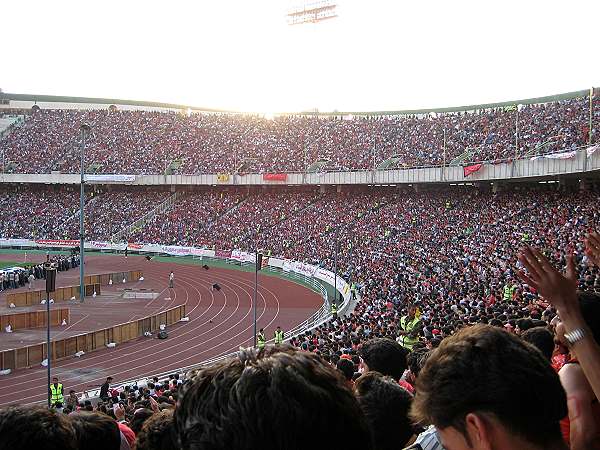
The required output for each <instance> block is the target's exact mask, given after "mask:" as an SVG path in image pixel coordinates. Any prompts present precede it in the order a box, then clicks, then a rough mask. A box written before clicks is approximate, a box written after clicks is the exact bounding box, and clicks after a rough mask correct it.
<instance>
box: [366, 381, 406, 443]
mask: <svg viewBox="0 0 600 450" xmlns="http://www.w3.org/2000/svg"><path fill="white" fill-rule="evenodd" d="M356 393H357V396H358V403H359V404H360V407H361V409H362V411H363V413H364V414H365V417H366V418H367V422H368V423H369V427H370V429H371V436H372V439H373V447H374V448H376V449H377V450H396V449H398V448H401V447H404V446H405V445H406V444H407V442H408V441H409V439H410V437H411V436H412V435H413V434H414V431H413V426H412V423H411V421H410V419H409V416H408V415H409V411H410V405H411V403H412V395H411V394H409V393H408V392H407V391H406V390H405V389H404V388H402V387H400V386H399V385H398V383H397V382H396V381H395V380H394V379H393V378H390V377H384V376H383V375H381V374H380V373H379V372H367V373H366V374H364V375H362V376H361V377H360V378H359V379H358V380H356Z"/></svg>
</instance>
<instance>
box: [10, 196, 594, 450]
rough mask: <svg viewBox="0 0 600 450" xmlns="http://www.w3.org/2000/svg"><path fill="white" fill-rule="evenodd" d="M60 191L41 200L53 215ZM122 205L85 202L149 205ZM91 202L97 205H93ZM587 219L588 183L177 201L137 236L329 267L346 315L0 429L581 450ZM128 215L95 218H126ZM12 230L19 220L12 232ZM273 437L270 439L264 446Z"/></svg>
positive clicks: (136, 440) (590, 387)
mask: <svg viewBox="0 0 600 450" xmlns="http://www.w3.org/2000/svg"><path fill="white" fill-rule="evenodd" d="M68 192H69V191H68V190H66V191H62V190H53V191H41V193H42V195H43V196H44V197H43V198H44V200H45V201H46V202H49V203H54V204H55V203H56V199H57V198H60V197H63V196H65V195H66V194H67V193H68ZM21 193H22V195H23V196H24V197H25V198H30V197H33V198H35V197H36V195H37V193H38V192H37V191H31V192H24V191H22V192H21ZM13 194H14V193H13ZM127 195H131V194H126V193H123V192H121V193H118V192H115V193H109V194H102V195H98V196H97V197H95V198H93V200H90V201H89V202H90V205H91V206H92V207H98V208H100V209H99V210H102V211H108V210H110V209H114V208H115V207H116V206H117V205H118V204H120V203H123V201H126V200H127V199H128V198H132V199H134V200H132V201H133V203H136V204H144V205H147V204H151V203H156V202H157V201H158V200H159V199H161V198H162V197H161V196H163V195H166V194H164V193H160V192H152V191H150V192H143V191H139V192H137V193H135V195H133V196H132V197H127ZM9 196H10V194H9ZM103 199H106V200H107V202H108V203H107V205H108V206H106V205H100V204H98V205H95V204H96V203H101V202H102V201H103ZM599 207H600V195H599V194H598V192H597V191H596V190H595V189H594V188H593V187H592V189H591V190H582V191H579V190H575V189H569V188H563V187H562V186H559V185H554V186H553V185H549V186H548V185H547V186H544V187H520V188H518V189H514V190H510V191H500V192H498V193H492V192H489V191H484V190H478V189H475V188H468V187H464V188H456V189H454V190H445V191H443V192H442V191H426V192H420V193H416V192H413V191H411V190H408V189H407V190H401V191H398V190H396V189H394V190H392V189H387V190H386V189H375V188H371V190H370V191H362V192H361V191H356V192H337V193H327V194H321V193H316V192H305V191H290V192H285V191H282V192H263V193H247V194H246V195H242V194H240V193H236V192H233V191H216V192H198V193H188V194H186V195H181V197H180V198H179V200H178V201H177V202H176V204H175V206H174V208H173V209H172V210H171V211H169V212H166V213H165V214H162V215H160V216H158V217H157V218H156V219H155V220H153V221H151V222H150V223H149V224H147V225H146V227H147V231H148V233H149V234H147V233H146V229H145V228H142V229H141V230H140V231H139V232H138V233H139V235H137V236H140V237H142V236H151V238H150V240H157V241H158V242H168V243H173V244H184V245H214V246H216V247H217V248H225V249H231V248H241V249H243V250H250V251H252V250H254V249H255V248H257V247H258V248H262V249H264V250H265V251H266V252H268V253H271V254H274V255H282V256H287V257H292V258H295V259H300V260H303V261H306V262H309V263H313V264H317V265H321V266H325V267H327V268H330V269H333V267H334V264H337V268H338V272H339V273H341V274H343V276H344V277H345V278H346V279H348V280H350V281H351V283H352V284H353V286H354V288H353V289H354V291H355V292H356V293H357V294H358V296H357V298H356V299H354V301H355V307H354V309H353V310H352V311H351V312H348V313H347V314H345V312H344V311H341V312H340V313H339V314H336V315H335V316H334V317H332V319H331V320H329V321H327V322H326V323H325V324H323V325H321V326H320V327H318V328H316V329H314V330H311V331H308V332H305V333H303V334H301V335H299V336H295V337H293V338H292V339H291V341H290V344H291V347H289V348H288V347H285V346H280V347H279V348H275V349H272V348H270V347H267V348H266V349H264V350H261V352H259V353H258V354H257V353H255V352H254V351H252V350H248V351H241V352H240V354H239V355H238V356H237V357H235V358H232V359H229V360H226V361H224V362H221V363H217V364H215V365H213V366H210V367H205V368H201V369H200V370H199V371H198V372H197V373H193V374H188V375H187V376H185V377H184V376H182V377H181V380H179V379H178V378H177V377H175V376H173V377H171V378H170V379H169V380H152V381H149V382H148V383H146V384H145V385H136V386H128V387H126V388H124V389H122V390H108V389H106V390H105V391H104V393H103V395H101V397H102V399H101V401H100V403H99V404H98V405H92V404H91V403H86V401H85V399H83V400H82V399H79V398H73V397H71V396H69V397H68V398H66V399H65V403H64V404H59V405H55V408H54V410H53V412H42V411H41V410H39V409H37V410H31V409H26V408H21V409H19V408H8V409H5V410H2V411H0V416H2V415H4V416H2V417H5V418H4V419H3V420H0V428H1V426H2V424H11V426H14V427H16V425H14V423H15V422H13V421H17V422H18V421H19V420H28V421H29V423H36V422H35V421H36V420H42V419H39V417H41V416H39V415H42V416H43V417H44V419H43V420H48V421H58V422H60V423H61V424H62V425H61V426H62V427H63V428H64V429H65V430H72V432H73V433H75V436H76V437H77V439H75V440H74V441H73V442H75V443H77V442H79V444H77V445H79V448H84V447H85V448H91V447H89V446H90V445H92V444H91V443H90V439H93V438H92V434H88V433H92V432H93V430H97V427H101V426H102V427H106V428H102V429H103V430H104V431H103V432H102V435H103V436H104V438H103V439H108V437H107V436H109V435H110V433H112V434H113V435H114V436H113V441H111V442H113V443H112V444H108V443H107V442H108V441H102V442H103V443H104V445H103V446H102V448H110V445H114V446H117V445H118V446H120V448H132V447H133V446H137V447H136V448H206V447H205V445H211V446H210V448H239V447H240V446H243V445H241V443H244V442H245V443H246V444H247V443H248V442H253V443H255V444H256V446H259V444H262V445H263V446H264V445H268V444H269V443H270V444H271V445H272V446H273V447H274V448H301V447H302V448H304V447H305V446H306V445H308V443H307V442H306V441H305V440H303V439H304V437H303V433H301V432H293V433H292V432H291V431H290V430H304V429H305V428H308V429H311V430H313V431H314V430H316V429H319V428H318V427H324V432H323V435H325V436H335V438H336V439H338V440H337V441H335V444H334V443H333V441H332V444H331V445H334V446H336V447H338V446H339V445H341V444H340V442H339V439H340V436H344V435H346V434H350V435H351V436H352V439H348V442H347V443H346V444H344V447H350V448H359V447H360V448H376V449H388V448H390V449H391V448H402V447H403V446H406V445H409V444H410V443H412V442H413V441H415V442H417V443H419V444H420V445H421V446H422V447H423V448H431V447H426V445H441V444H440V442H442V441H443V443H444V444H445V445H446V446H447V447H446V448H448V449H452V450H454V449H456V448H468V447H466V445H467V443H469V442H473V441H475V442H488V444H489V443H490V442H492V443H495V444H496V445H498V443H499V442H504V443H505V445H504V446H498V448H540V449H552V448H556V449H564V448H567V447H566V446H565V445H567V444H568V445H569V446H570V448H572V449H574V450H579V449H596V448H598V442H599V441H598V438H599V436H600V428H597V425H596V424H597V423H599V422H598V418H599V416H598V414H597V411H596V409H594V408H596V407H594V406H593V405H594V401H595V398H597V397H596V395H597V394H598V391H600V389H598V391H596V390H595V389H596V388H597V387H598V384H599V383H598V380H597V379H596V378H597V374H598V373H600V371H598V369H599V368H598V367H596V366H595V365H594V361H596V362H599V361H600V359H594V358H590V356H589V355H596V353H594V352H597V351H598V347H597V344H596V342H597V340H598V336H600V330H599V329H598V328H600V327H599V326H598V325H599V324H598V317H600V310H599V308H598V306H599V305H600V300H599V297H598V294H597V293H598V292H600V271H599V269H598V266H597V265H598V262H600V237H598V236H596V237H593V236H594V235H592V237H590V235H589V233H590V232H592V231H593V230H598V229H600V212H599V211H600V208H599ZM196 210H197V211H198V212H197V214H195V213H194V212H195V211H196ZM136 212H137V209H135V208H134V209H122V211H121V212H119V213H118V214H116V213H115V214H112V213H106V214H105V218H108V220H109V221H114V222H115V223H126V222H133V221H134V220H135V218H136V217H133V215H134V214H136ZM48 214H54V212H48ZM56 214H58V212H57V213H56ZM128 217H129V218H128ZM99 219H100V216H99ZM99 219H98V220H99ZM162 219H164V221H163V220H162ZM29 223H36V224H37V222H25V224H22V225H21V226H22V228H19V229H18V230H17V229H15V230H16V231H15V232H17V231H20V230H27V227H28V226H29V225H28V224H29ZM107 230H110V225H109V224H106V223H104V224H103V225H102V228H100V227H99V228H98V230H97V235H96V236H97V237H98V238H99V239H103V238H104V239H106V238H108V237H109V236H108V235H109V233H107ZM137 236H135V237H137ZM236 238H237V239H236ZM336 242H337V248H338V255H337V258H335V257H334V254H335V248H336V244H335V243H336ZM537 249H539V251H538V250H537ZM571 254H573V257H572V258H571V257H570V256H569V255H571ZM334 261H335V262H334ZM554 267H556V268H558V269H559V270H561V271H562V270H563V269H564V268H565V267H566V268H567V272H566V275H564V276H563V275H562V274H561V272H559V271H557V270H555V269H554ZM576 288H579V289H581V290H582V291H585V292H587V294H586V295H581V294H580V295H579V296H577V295H576V294H575V289H576ZM335 301H336V302H339V300H337V299H336V300H335ZM575 330H582V331H581V335H580V334H573V333H572V332H574V331H575ZM566 331H568V332H569V333H567V334H565V332H566ZM582 336H583V337H582ZM591 337H595V339H593V338H591ZM554 340H556V342H557V345H556V346H555V345H554ZM524 341H527V342H531V343H532V344H533V345H534V346H535V347H532V346H531V345H529V344H525V343H524ZM536 348H537V349H539V350H536ZM578 352H579V353H578ZM557 372H558V375H557ZM594 374H596V375H594ZM456 380H460V382H457V381H456ZM184 381H185V383H183V382H184ZM453 381H454V382H453ZM232 386H236V387H235V388H232ZM265 392H268V393H269V395H265ZM567 398H569V399H571V400H569V402H567ZM573 398H575V399H576V400H577V404H575V403H573V400H572V399H573ZM459 400H460V401H459ZM265 402H267V403H265ZM315 402H317V403H315ZM540 402H542V403H540ZM596 402H597V400H596ZM317 404H318V406H315V405H317ZM302 405H310V411H307V414H306V415H304V414H303V413H302V411H304V409H303V407H302ZM482 405H483V409H481V408H482ZM238 408H240V409H239V410H238ZM540 408H541V409H540ZM292 411H293V412H294V414H292ZM217 412H218V414H217ZM542 412H543V414H542ZM61 413H63V414H61ZM64 413H66V414H64ZM36 414H37V415H38V416H35V415H36ZM321 414H322V417H321ZM36 417H38V418H36ZM261 420H265V421H266V423H269V424H270V425H269V426H268V427H266V425H265V423H263V422H262V421H261ZM594 421H595V422H594ZM559 422H560V426H559ZM142 423H143V424H142ZM242 424H243V426H242ZM273 424H276V425H277V426H275V427H272V426H271V425H273ZM349 424H353V425H352V430H353V433H348V432H347V430H348V428H347V427H348V426H350V425H349ZM7 426H8V425H7ZM45 429H49V428H48V427H46V428H45ZM109 429H111V430H112V431H111V432H110V433H109V432H108V431H107V430H109ZM273 429H283V430H285V431H286V433H287V435H282V436H281V437H278V438H276V439H275V438H274V437H273V434H272V433H273ZM266 430H271V431H270V432H269V431H266ZM507 430H511V431H510V432H508V431H507ZM515 430H516V431H515ZM326 431H329V435H328V434H327V433H326ZM333 431H337V432H336V433H334V432H333ZM1 432H2V430H0V433H1ZM65 433H67V431H65ZM304 434H306V433H304ZM274 439H275V440H274ZM325 439H329V438H327V437H326V438H325ZM332 439H333V437H332ZM486 440H487V441H486ZM84 442H85V443H84ZM98 442H100V441H98ZM152 442H155V443H156V442H160V444H152ZM274 442H276V443H275V444H274ZM359 443H360V445H358V444H359ZM461 443H464V445H461ZM13 445H14V446H13V447H11V448H13V449H14V448H20V447H18V445H17V443H14V444H13ZM23 445H25V444H23ZM152 445H155V446H154V447H152ZM157 446H159V447H157ZM246 446H247V447H252V448H255V447H253V445H249V444H248V445H246ZM0 448H1V447H0ZM67 448H72V447H67ZM114 448H116V447H114ZM433 448H436V447H433ZM437 448H441V447H437ZM481 448H488V447H485V446H484V445H483V444H482V446H481Z"/></svg>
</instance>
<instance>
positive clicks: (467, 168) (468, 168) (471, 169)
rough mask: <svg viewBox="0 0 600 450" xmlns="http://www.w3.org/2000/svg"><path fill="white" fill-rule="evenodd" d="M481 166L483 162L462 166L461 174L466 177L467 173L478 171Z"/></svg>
mask: <svg viewBox="0 0 600 450" xmlns="http://www.w3.org/2000/svg"><path fill="white" fill-rule="evenodd" d="M482 167H483V164H473V165H472V166H463V176H464V177H465V178H466V177H468V176H469V175H472V174H474V173H475V172H478V171H479V170H481V168H482Z"/></svg>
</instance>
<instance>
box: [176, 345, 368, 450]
mask: <svg viewBox="0 0 600 450" xmlns="http://www.w3.org/2000/svg"><path fill="white" fill-rule="evenodd" d="M175 428H176V430H177V434H178V438H179V445H180V448H182V449H184V450H197V449H211V450H220V449H222V450H229V449H242V448H246V449H251V448H269V449H272V450H284V449H285V450H306V449H307V448H310V447H313V446H314V444H315V440H314V439H315V437H317V436H318V438H319V446H320V447H322V448H343V449H344V450H355V449H356V450H359V449H360V450H364V449H370V448H371V445H370V443H371V441H370V434H369V429H368V426H367V423H366V420H365V418H364V416H363V414H362V412H361V410H360V408H359V405H358V402H357V400H356V398H355V397H354V395H353V393H352V391H351V390H350V389H349V388H348V387H347V385H346V382H345V380H344V378H343V377H342V375H341V374H340V373H339V371H337V370H336V369H335V368H334V367H331V366H330V365H329V364H327V363H326V362H324V361H323V360H322V359H321V358H320V357H318V356H317V355H314V354H311V353H307V352H303V351H300V350H298V349H295V348H293V347H291V346H289V345H286V344H283V345H279V346H277V347H275V348H274V347H273V346H268V347H265V348H264V349H262V350H261V351H256V350H254V349H246V350H240V352H238V356H236V357H233V358H229V359H226V360H224V361H220V362H218V363H216V364H214V365H212V366H209V367H206V368H203V369H200V370H199V371H198V372H197V374H196V376H195V377H194V378H193V379H192V380H190V381H189V382H188V383H186V385H185V386H184V393H183V395H182V396H181V397H180V400H179V402H178V405H177V408H176V410H175ZM348 430H352V432H348Z"/></svg>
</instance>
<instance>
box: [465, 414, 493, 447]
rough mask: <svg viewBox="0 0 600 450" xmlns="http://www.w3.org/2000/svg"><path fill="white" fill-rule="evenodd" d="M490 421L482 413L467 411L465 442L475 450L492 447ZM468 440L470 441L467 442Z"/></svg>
mask: <svg viewBox="0 0 600 450" xmlns="http://www.w3.org/2000/svg"><path fill="white" fill-rule="evenodd" d="M492 427H493V425H492V423H491V422H490V421H489V420H488V418H487V417H485V416H484V415H480V414H477V413H469V414H467V415H466V417H465V428H466V431H467V442H468V444H469V445H470V446H471V448H474V449H477V450H491V449H492V435H493V430H492ZM469 441H470V442H469Z"/></svg>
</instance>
